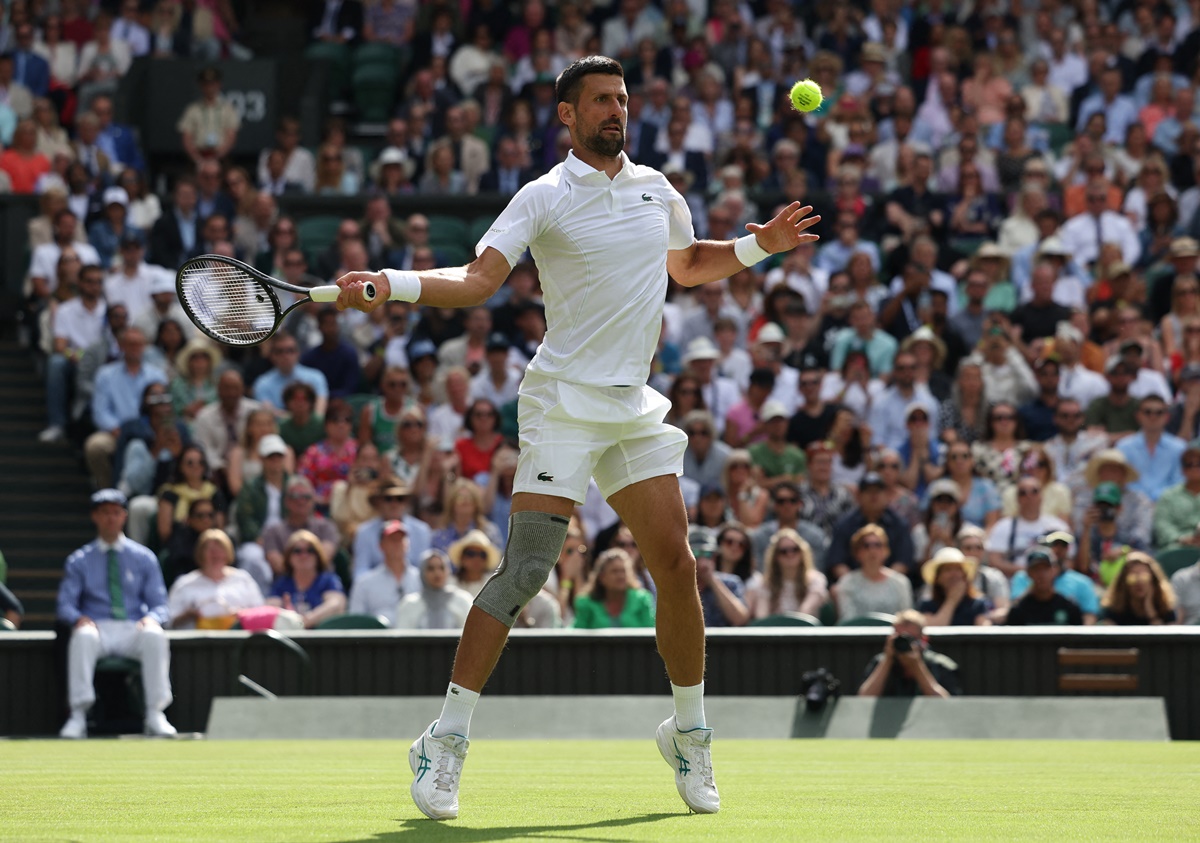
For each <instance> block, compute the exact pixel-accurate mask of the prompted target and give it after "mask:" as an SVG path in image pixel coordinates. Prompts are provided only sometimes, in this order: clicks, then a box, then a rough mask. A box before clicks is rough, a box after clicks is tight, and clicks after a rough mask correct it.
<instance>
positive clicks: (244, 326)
mask: <svg viewBox="0 0 1200 843" xmlns="http://www.w3.org/2000/svg"><path fill="white" fill-rule="evenodd" d="M179 294H180V297H181V298H182V299H183V302H184V304H186V305H187V307H188V309H189V310H190V311H191V313H192V314H193V315H194V316H195V318H196V320H197V321H198V322H199V323H200V324H201V326H202V327H203V328H204V329H205V330H206V331H208V332H209V333H210V334H212V335H214V336H216V337H218V338H220V339H221V340H223V341H225V342H228V343H232V344H235V345H253V344H255V343H259V342H262V341H263V340H265V339H266V338H267V337H269V336H270V335H271V332H272V331H273V330H274V328H275V321H276V319H277V318H278V310H277V308H276V305H275V302H274V299H273V298H272V297H271V294H270V293H269V292H268V290H267V289H266V287H265V286H264V285H263V284H262V282H260V281H259V280H258V279H256V278H254V277H253V276H251V275H248V274H247V273H246V272H244V271H242V270H240V269H238V268H237V267H234V266H230V265H229V264H226V263H221V262H220V261H206V260H202V261H196V262H193V263H192V264H190V265H188V266H187V267H185V268H184V269H183V271H182V272H181V273H180V278H179Z"/></svg>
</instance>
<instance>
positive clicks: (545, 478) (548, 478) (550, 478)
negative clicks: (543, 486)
mask: <svg viewBox="0 0 1200 843" xmlns="http://www.w3.org/2000/svg"><path fill="white" fill-rule="evenodd" d="M538 480H541V481H542V482H543V483H553V482H554V475H553V474H547V473H546V472H544V471H543V472H541V473H540V474H538Z"/></svg>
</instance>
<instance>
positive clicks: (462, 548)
mask: <svg viewBox="0 0 1200 843" xmlns="http://www.w3.org/2000/svg"><path fill="white" fill-rule="evenodd" d="M450 561H451V562H453V563H454V570H455V571H456V575H457V579H458V587H459V588H461V589H462V590H463V591H465V592H467V593H468V594H470V595H471V597H472V599H473V598H475V597H478V596H479V592H481V591H483V586H484V583H486V582H487V581H488V579H489V578H490V577H491V576H492V573H493V572H494V571H495V570H496V568H497V567H498V566H499V565H500V550H499V549H498V548H497V547H496V545H495V544H494V543H493V542H492V540H491V539H489V538H488V537H487V534H486V533H484V532H483V531H482V530H471V531H469V532H468V533H467V534H466V535H465V536H463V537H462V538H461V539H459V540H458V541H456V542H455V543H454V544H452V545H450Z"/></svg>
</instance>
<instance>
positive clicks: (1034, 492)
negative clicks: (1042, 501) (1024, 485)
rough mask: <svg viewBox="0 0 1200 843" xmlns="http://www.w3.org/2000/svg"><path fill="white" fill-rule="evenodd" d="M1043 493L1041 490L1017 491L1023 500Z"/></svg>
mask: <svg viewBox="0 0 1200 843" xmlns="http://www.w3.org/2000/svg"><path fill="white" fill-rule="evenodd" d="M1041 493H1042V490H1041V489H1017V496H1018V497H1022V498H1028V497H1032V496H1033V495H1040V494H1041Z"/></svg>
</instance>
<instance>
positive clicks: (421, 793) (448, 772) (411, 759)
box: [408, 720, 471, 820]
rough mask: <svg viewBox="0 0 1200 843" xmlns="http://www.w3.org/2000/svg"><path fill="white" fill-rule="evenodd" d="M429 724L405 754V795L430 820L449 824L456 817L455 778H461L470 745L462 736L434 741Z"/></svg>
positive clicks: (452, 736) (456, 795) (456, 784)
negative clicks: (408, 782) (408, 772)
mask: <svg viewBox="0 0 1200 843" xmlns="http://www.w3.org/2000/svg"><path fill="white" fill-rule="evenodd" d="M436 725H437V721H436V720H435V721H433V723H431V724H430V725H429V728H428V729H426V730H425V733H424V734H423V735H421V737H419V738H417V739H416V740H415V741H413V745H412V746H411V747H409V750H408V766H409V767H411V768H412V772H413V783H412V787H410V788H409V789H408V792H409V793H410V794H412V800H413V802H415V803H416V804H417V807H418V808H420V809H421V813H422V814H424V815H425V816H427V817H429V819H431V820H452V819H454V818H455V817H457V816H458V777H459V776H461V775H462V767H463V762H464V761H465V760H466V759H467V747H469V746H470V745H471V742H470V741H469V740H467V739H466V738H464V737H463V736H462V735H446V736H445V737H441V738H435V737H434V736H433V727H434V726H436Z"/></svg>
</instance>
